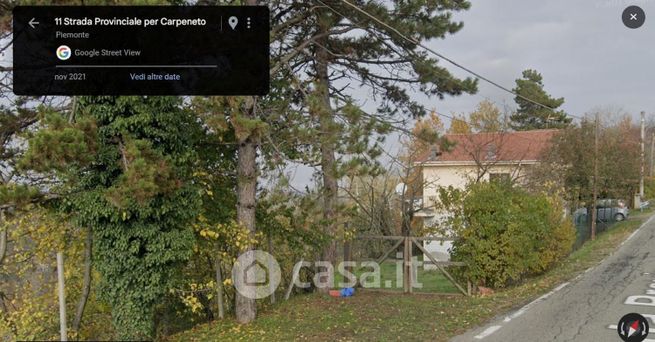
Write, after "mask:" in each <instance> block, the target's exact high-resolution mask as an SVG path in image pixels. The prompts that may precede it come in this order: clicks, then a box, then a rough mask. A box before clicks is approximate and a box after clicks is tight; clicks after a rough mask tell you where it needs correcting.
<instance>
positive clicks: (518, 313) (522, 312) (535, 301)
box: [503, 282, 569, 323]
mask: <svg viewBox="0 0 655 342" xmlns="http://www.w3.org/2000/svg"><path fill="white" fill-rule="evenodd" d="M567 285H569V282H565V283H562V284H560V285H559V286H557V287H556V288H554V289H553V290H552V291H550V292H548V293H546V294H545V295H543V296H541V297H539V298H537V299H535V300H533V301H531V302H530V303H528V304H526V305H525V306H524V307H522V308H520V309H519V310H518V311H516V312H514V313H513V314H511V315H509V316H507V317H505V319H504V320H503V321H504V322H505V323H507V322H509V321H511V320H513V319H514V318H517V317H519V316H521V315H523V314H524V313H525V312H526V311H528V310H529V309H530V308H531V307H533V306H534V305H535V304H537V303H539V302H541V301H544V300H546V299H547V298H548V297H550V296H552V295H553V294H555V292H557V291H560V290H561V289H563V288H565V287H566V286H567Z"/></svg>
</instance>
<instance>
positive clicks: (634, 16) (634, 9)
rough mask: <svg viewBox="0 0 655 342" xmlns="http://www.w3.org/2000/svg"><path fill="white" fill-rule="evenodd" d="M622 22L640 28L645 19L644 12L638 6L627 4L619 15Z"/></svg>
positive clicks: (632, 27)
mask: <svg viewBox="0 0 655 342" xmlns="http://www.w3.org/2000/svg"><path fill="white" fill-rule="evenodd" d="M621 20H623V24H624V25H625V26H627V27H629V28H631V29H636V28H640V27H641V26H642V25H643V24H644V22H645V21H646V13H645V12H644V10H643V9H641V7H639V6H629V7H628V8H626V9H625V10H623V14H622V15H621Z"/></svg>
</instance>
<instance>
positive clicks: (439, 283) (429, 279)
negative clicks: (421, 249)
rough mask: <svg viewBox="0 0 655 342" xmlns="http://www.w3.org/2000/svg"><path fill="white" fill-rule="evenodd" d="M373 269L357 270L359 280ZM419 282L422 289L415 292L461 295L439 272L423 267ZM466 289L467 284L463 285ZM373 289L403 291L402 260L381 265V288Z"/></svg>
mask: <svg viewBox="0 0 655 342" xmlns="http://www.w3.org/2000/svg"><path fill="white" fill-rule="evenodd" d="M370 271H372V268H370V267H369V268H359V269H356V270H355V272H354V274H355V275H356V276H357V279H362V277H361V276H362V274H363V273H364V272H370ZM397 272H400V275H401V276H400V278H399V279H397ZM417 282H418V283H419V284H421V286H422V287H421V288H414V292H428V293H452V294H456V293H460V292H459V290H457V288H456V287H455V286H454V285H453V284H452V283H451V282H450V281H449V280H448V279H446V277H445V276H444V275H443V273H441V272H440V271H438V270H425V269H424V268H423V267H422V266H419V267H417ZM463 286H464V287H466V283H464V284H463ZM369 288H371V289H375V288H377V289H382V290H385V291H399V292H402V291H403V280H402V260H398V264H397V263H396V261H391V260H390V261H385V262H383V263H382V264H381V265H380V286H379V287H372V286H369Z"/></svg>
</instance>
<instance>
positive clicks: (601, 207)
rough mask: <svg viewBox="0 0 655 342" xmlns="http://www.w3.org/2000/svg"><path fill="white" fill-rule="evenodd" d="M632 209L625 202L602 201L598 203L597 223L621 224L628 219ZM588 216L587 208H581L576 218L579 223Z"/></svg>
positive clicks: (618, 200) (577, 211) (616, 200)
mask: <svg viewBox="0 0 655 342" xmlns="http://www.w3.org/2000/svg"><path fill="white" fill-rule="evenodd" d="M629 214H630V209H628V206H627V204H626V202H625V201H624V200H620V199H611V198H610V199H601V200H598V201H596V221H598V222H610V221H616V222H620V221H623V220H625V219H627V218H628V215H629ZM586 215H587V208H580V209H578V210H576V211H575V214H574V217H575V218H576V222H578V221H579V220H580V219H581V218H582V217H583V216H586Z"/></svg>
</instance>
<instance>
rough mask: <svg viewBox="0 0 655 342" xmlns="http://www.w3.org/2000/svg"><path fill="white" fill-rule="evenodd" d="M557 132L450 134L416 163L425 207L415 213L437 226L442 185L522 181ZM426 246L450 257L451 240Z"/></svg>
mask: <svg viewBox="0 0 655 342" xmlns="http://www.w3.org/2000/svg"><path fill="white" fill-rule="evenodd" d="M556 133H557V130H555V129H547V130H534V131H519V132H493V133H470V134H447V135H446V136H445V139H446V141H447V143H446V144H445V145H446V146H447V147H446V148H439V147H436V146H435V147H433V148H432V149H431V150H430V151H429V152H428V153H426V155H424V156H423V157H422V158H419V160H418V162H417V163H416V164H417V165H419V166H420V167H421V169H422V176H423V200H422V208H423V209H422V210H421V211H420V212H418V213H417V215H416V216H418V217H423V219H424V224H426V225H434V224H435V222H437V221H438V220H439V217H440V215H441V216H443V214H439V213H438V211H437V210H435V209H434V207H435V205H436V204H437V201H438V189H439V188H440V187H449V186H452V187H454V188H458V189H464V188H465V187H466V185H467V184H470V183H474V182H480V181H489V180H493V179H507V180H511V181H513V182H515V183H519V184H520V183H521V182H522V181H523V180H524V179H525V176H526V174H527V173H528V171H529V170H530V168H532V167H534V166H535V165H536V164H538V163H540V161H541V160H540V159H541V156H542V153H543V152H544V150H546V149H548V148H550V144H551V139H552V137H553V136H554V135H555V134H556ZM425 247H426V249H427V250H428V251H430V252H432V253H433V254H434V255H435V257H437V259H441V260H448V259H449V254H448V249H449V248H450V247H451V246H450V244H449V243H448V242H445V243H440V242H432V243H429V242H426V244H425Z"/></svg>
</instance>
